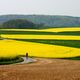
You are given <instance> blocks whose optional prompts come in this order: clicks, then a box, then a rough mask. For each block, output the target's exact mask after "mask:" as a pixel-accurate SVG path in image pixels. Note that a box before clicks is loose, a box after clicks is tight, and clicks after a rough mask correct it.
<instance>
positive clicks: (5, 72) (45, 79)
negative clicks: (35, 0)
mask: <svg viewBox="0 0 80 80" xmlns="http://www.w3.org/2000/svg"><path fill="white" fill-rule="evenodd" d="M36 59H37V62H35V63H31V64H12V65H1V66H0V80H80V61H73V60H62V59H42V58H36Z"/></svg>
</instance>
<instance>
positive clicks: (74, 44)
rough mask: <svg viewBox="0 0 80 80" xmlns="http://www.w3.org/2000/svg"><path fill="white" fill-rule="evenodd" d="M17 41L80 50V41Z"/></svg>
mask: <svg viewBox="0 0 80 80" xmlns="http://www.w3.org/2000/svg"><path fill="white" fill-rule="evenodd" d="M15 40H20V41H28V42H35V43H43V44H51V45H60V46H67V47H74V48H80V40H54V39H53V40H49V39H15Z"/></svg>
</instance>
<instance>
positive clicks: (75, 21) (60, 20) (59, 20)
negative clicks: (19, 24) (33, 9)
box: [0, 15, 80, 28]
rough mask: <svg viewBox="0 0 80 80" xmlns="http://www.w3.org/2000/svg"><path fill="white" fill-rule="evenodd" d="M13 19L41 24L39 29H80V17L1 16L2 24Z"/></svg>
mask: <svg viewBox="0 0 80 80" xmlns="http://www.w3.org/2000/svg"><path fill="white" fill-rule="evenodd" d="M13 19H26V20H28V21H31V22H33V23H34V24H39V25H40V26H38V27H39V28H50V27H77V26H78V27H80V17H72V16H57V15H56V16H53V15H2V16H0V24H2V23H4V22H6V21H8V20H13ZM41 26H42V27H41ZM38 27H37V28H38Z"/></svg>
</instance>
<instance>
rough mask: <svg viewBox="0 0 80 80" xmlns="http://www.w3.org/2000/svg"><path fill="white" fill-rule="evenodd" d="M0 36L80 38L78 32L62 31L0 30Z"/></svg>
mask: <svg viewBox="0 0 80 80" xmlns="http://www.w3.org/2000/svg"><path fill="white" fill-rule="evenodd" d="M0 34H23V35H24V34H26V35H74V36H75V35H76V36H80V31H64V32H44V31H10V30H0Z"/></svg>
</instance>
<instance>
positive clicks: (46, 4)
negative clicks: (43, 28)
mask: <svg viewBox="0 0 80 80" xmlns="http://www.w3.org/2000/svg"><path fill="white" fill-rule="evenodd" d="M6 14H24V15H27V14H28V15H29V14H35V15H37V14H39V15H40V14H41V15H67V16H79V17H80V0H0V15H6Z"/></svg>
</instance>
